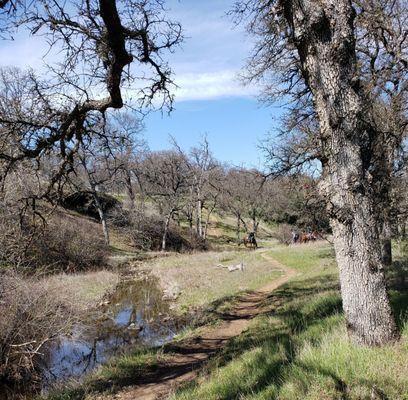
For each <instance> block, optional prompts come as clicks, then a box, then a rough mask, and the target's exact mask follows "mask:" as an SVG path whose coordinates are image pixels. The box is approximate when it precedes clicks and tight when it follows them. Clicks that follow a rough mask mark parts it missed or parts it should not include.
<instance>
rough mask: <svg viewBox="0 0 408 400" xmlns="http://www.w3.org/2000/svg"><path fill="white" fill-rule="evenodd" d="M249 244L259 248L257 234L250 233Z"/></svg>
mask: <svg viewBox="0 0 408 400" xmlns="http://www.w3.org/2000/svg"><path fill="white" fill-rule="evenodd" d="M248 242H249V243H250V244H252V245H254V246H255V247H257V243H256V239H255V232H249V233H248Z"/></svg>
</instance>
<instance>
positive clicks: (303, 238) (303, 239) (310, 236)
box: [299, 232, 318, 243]
mask: <svg viewBox="0 0 408 400" xmlns="http://www.w3.org/2000/svg"><path fill="white" fill-rule="evenodd" d="M317 238H318V233H317V232H307V233H301V234H300V236H299V242H300V243H308V242H315V241H316V240H317Z"/></svg>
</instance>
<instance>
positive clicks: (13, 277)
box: [0, 270, 74, 392]
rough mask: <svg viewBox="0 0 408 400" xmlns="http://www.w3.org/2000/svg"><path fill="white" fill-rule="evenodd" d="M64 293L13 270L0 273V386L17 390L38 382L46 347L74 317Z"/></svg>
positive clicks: (64, 331) (61, 332)
mask: <svg viewBox="0 0 408 400" xmlns="http://www.w3.org/2000/svg"><path fill="white" fill-rule="evenodd" d="M64 293H65V292H64V291H63V290H60V288H58V287H57V286H54V287H51V286H48V285H46V284H44V281H40V280H37V279H35V278H34V277H33V276H32V277H30V278H24V277H22V276H21V275H18V274H17V273H16V272H13V271H12V270H9V271H7V272H3V273H2V274H1V275H0V315H1V318H0V349H1V350H0V386H2V385H3V386H8V387H9V388H10V389H11V391H13V392H15V391H17V390H18V389H21V388H28V386H36V385H38V383H39V381H40V374H39V365H40V363H41V360H42V355H43V351H44V348H45V347H46V345H47V343H48V342H49V341H50V340H52V339H53V338H55V337H56V336H57V335H60V334H63V333H66V332H67V330H68V329H69V327H70V326H71V323H72V322H73V320H74V312H73V308H72V307H71V306H70V299H67V298H64Z"/></svg>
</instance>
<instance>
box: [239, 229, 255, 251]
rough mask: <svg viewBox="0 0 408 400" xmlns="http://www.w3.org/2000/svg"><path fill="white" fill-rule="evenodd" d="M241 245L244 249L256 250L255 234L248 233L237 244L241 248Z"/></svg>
mask: <svg viewBox="0 0 408 400" xmlns="http://www.w3.org/2000/svg"><path fill="white" fill-rule="evenodd" d="M241 244H243V245H244V246H245V247H249V248H251V249H254V250H255V249H256V248H258V243H257V242H256V239H255V234H254V233H253V232H251V233H249V234H248V235H247V236H245V237H244V238H243V239H242V240H241V241H240V242H239V243H238V246H241Z"/></svg>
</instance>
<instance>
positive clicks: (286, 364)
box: [172, 244, 408, 400]
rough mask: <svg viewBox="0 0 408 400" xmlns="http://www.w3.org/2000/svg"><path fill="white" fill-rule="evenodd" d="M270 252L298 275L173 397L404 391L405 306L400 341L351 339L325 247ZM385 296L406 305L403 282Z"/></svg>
mask: <svg viewBox="0 0 408 400" xmlns="http://www.w3.org/2000/svg"><path fill="white" fill-rule="evenodd" d="M271 255H273V257H275V258H276V259H278V260H279V261H280V262H282V263H285V264H286V265H288V266H290V267H292V268H295V269H297V270H298V271H299V275H298V276H297V277H296V278H294V279H293V280H292V281H291V282H289V283H288V284H286V285H285V286H282V287H281V288H279V289H278V290H277V291H275V292H274V293H273V294H272V295H271V296H270V298H269V300H268V304H267V305H268V306H269V307H270V312H269V313H266V314H265V315H262V316H260V317H258V318H256V319H255V320H254V321H253V322H252V324H251V327H250V329H249V330H248V331H247V332H245V333H244V334H243V335H241V336H239V337H238V338H236V339H235V340H233V341H232V342H231V343H230V344H229V346H227V348H226V349H225V350H224V351H223V352H222V353H221V354H219V355H218V356H217V357H216V358H215V359H213V360H212V361H211V362H210V363H209V364H208V366H207V368H206V369H205V371H203V373H202V374H201V376H200V377H199V378H198V379H197V380H196V381H195V382H194V383H192V384H189V385H187V386H186V387H184V388H181V389H180V390H179V391H178V392H177V393H176V394H175V395H174V396H173V397H172V400H190V399H191V400H192V399H206V400H223V399H225V400H226V399H240V400H243V399H246V400H249V399H251V400H255V399H256V400H261V399H264V400H266V399H268V400H269V399H280V400H294V399H299V400H300V399H302V400H303V399H309V400H321V399H351V400H357V399H367V400H369V399H390V400H391V399H395V400H403V399H408V324H407V323H406V322H405V323H404V322H403V321H404V317H403V315H405V317H406V314H403V315H402V316H401V315H400V318H399V320H400V327H401V335H402V337H401V340H400V341H399V342H398V343H396V344H393V345H388V346H384V347H381V348H365V347H356V346H354V345H352V344H351V343H350V342H349V341H348V340H347V334H346V331H345V327H344V318H343V315H342V312H341V298H340V294H339V291H338V277H337V271H336V268H335V263H334V260H333V254H332V250H331V247H330V246H328V245H323V246H322V245H321V244H311V245H306V246H297V247H295V246H292V247H277V248H276V249H273V250H272V251H271ZM401 262H402V260H401V259H400V260H396V264H398V263H401ZM404 271H405V272H406V263H405V270H404ZM405 289H406V288H405ZM391 296H392V302H393V305H394V308H395V309H399V311H401V312H402V310H404V309H405V310H406V309H407V305H408V301H407V297H406V295H404V293H403V288H401V287H399V288H398V285H397V286H396V288H395V289H394V290H393V291H391ZM405 321H406V319H405Z"/></svg>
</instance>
